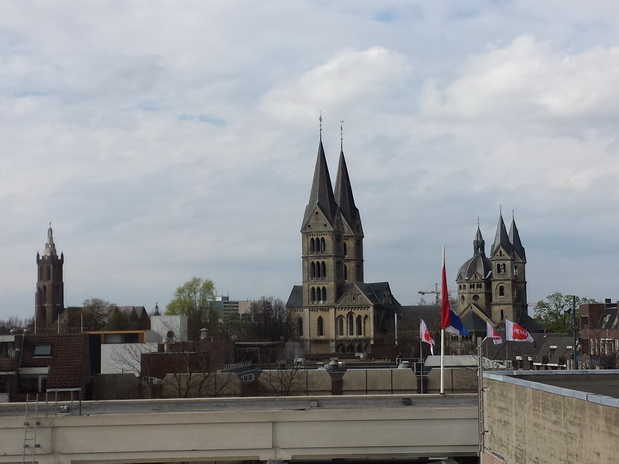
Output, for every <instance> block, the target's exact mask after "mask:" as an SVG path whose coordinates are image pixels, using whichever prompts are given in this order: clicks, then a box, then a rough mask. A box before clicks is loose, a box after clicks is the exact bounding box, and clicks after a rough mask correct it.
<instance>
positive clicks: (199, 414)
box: [0, 395, 478, 464]
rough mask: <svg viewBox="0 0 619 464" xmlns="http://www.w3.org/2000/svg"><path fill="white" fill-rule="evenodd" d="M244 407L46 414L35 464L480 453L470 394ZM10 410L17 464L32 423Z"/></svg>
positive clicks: (4, 432)
mask: <svg viewBox="0 0 619 464" xmlns="http://www.w3.org/2000/svg"><path fill="white" fill-rule="evenodd" d="M408 399H409V400H410V398H408ZM245 400H246V399H245V398H235V399H231V400H213V401H211V400H192V401H185V400H166V401H145V400H141V401H123V402H101V403H99V404H93V405H90V404H85V405H84V407H85V408H86V411H87V414H88V415H83V416H76V415H70V414H71V413H70V414H69V415H67V414H63V415H60V414H58V415H57V416H49V417H44V416H43V415H41V416H39V422H40V425H39V427H38V428H37V443H38V444H39V445H40V447H39V448H37V454H36V461H38V462H39V464H70V463H71V462H81V463H84V464H86V463H89V462H91V463H101V462H107V463H126V462H134V463H139V462H182V461H185V462H187V461H194V462H195V461H268V460H275V461H290V460H299V461H302V460H310V461H317V460H328V459H349V460H352V461H353V462H354V461H356V462H359V461H361V460H371V459H384V460H391V459H407V460H409V461H410V460H413V459H415V458H417V457H421V456H424V457H440V456H446V455H451V456H455V455H457V456H475V454H476V452H477V448H478V447H477V402H476V399H475V398H474V397H471V396H465V395H462V396H459V397H458V396H453V397H451V398H450V397H440V396H434V397H433V396H432V395H423V396H422V397H418V398H413V401H412V403H410V402H409V403H404V401H403V398H397V397H394V396H390V397H388V398H386V399H384V398H380V397H371V396H368V397H361V398H360V397H340V398H338V399H337V400H336V401H327V400H323V399H321V398H312V397H309V398H304V402H303V403H304V404H303V405H296V406H294V405H288V401H287V400H286V399H283V398H278V399H277V400H274V399H270V398H262V399H259V398H258V399H248V400H249V401H245ZM292 401H293V402H297V403H298V402H299V400H297V399H292ZM323 402H324V404H323ZM224 403H225V404H224ZM257 403H260V404H257ZM91 406H92V407H94V406H96V408H94V409H92V410H91V409H88V408H89V407H91ZM1 409H2V408H0V416H2V420H1V421H0V463H2V464H8V463H11V464H12V463H16V464H17V463H20V462H22V453H23V449H24V448H23V443H24V416H23V414H22V415H21V416H16V415H15V416H12V417H9V416H4V415H2V410H1ZM99 409H100V411H99V412H100V413H97V410H99ZM72 413H74V411H73V410H72ZM28 460H29V461H31V460H32V457H31V456H28Z"/></svg>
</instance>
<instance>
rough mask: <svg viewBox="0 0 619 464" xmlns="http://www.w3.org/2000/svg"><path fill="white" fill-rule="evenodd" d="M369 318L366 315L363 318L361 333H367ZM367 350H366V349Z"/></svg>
mask: <svg viewBox="0 0 619 464" xmlns="http://www.w3.org/2000/svg"><path fill="white" fill-rule="evenodd" d="M369 320H370V318H369V317H368V316H365V317H364V318H363V334H364V335H365V334H367V333H368V321H369ZM366 351H367V350H366Z"/></svg>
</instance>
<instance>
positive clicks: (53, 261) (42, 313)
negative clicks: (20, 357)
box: [35, 223, 64, 330]
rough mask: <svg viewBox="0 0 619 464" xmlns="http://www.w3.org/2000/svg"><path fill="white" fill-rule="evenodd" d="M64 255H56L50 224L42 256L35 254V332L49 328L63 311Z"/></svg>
mask: <svg viewBox="0 0 619 464" xmlns="http://www.w3.org/2000/svg"><path fill="white" fill-rule="evenodd" d="M63 264H64V254H63V253H61V254H60V257H59V256H58V254H57V253H56V245H55V244H54V235H53V231H52V224H51V223H50V224H49V228H48V229H47V243H46V244H45V250H44V251H43V256H41V255H39V253H38V252H37V276H38V277H37V289H36V294H35V330H36V329H37V328H43V327H50V326H52V325H53V323H54V322H56V320H57V319H58V316H59V315H60V314H61V313H62V312H63V311H64V282H63V277H62V266H63Z"/></svg>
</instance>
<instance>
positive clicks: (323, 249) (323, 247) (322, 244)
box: [320, 237, 327, 253]
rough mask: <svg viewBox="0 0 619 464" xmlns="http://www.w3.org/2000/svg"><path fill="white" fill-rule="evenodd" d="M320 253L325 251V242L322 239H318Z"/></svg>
mask: <svg viewBox="0 0 619 464" xmlns="http://www.w3.org/2000/svg"><path fill="white" fill-rule="evenodd" d="M320 251H321V252H322V253H324V252H325V251H327V243H326V242H325V239H324V237H323V238H321V239H320Z"/></svg>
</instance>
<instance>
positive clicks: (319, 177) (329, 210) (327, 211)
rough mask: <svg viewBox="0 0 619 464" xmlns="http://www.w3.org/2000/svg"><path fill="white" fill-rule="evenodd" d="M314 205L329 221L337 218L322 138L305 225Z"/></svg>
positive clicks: (304, 219)
mask: <svg viewBox="0 0 619 464" xmlns="http://www.w3.org/2000/svg"><path fill="white" fill-rule="evenodd" d="M314 206H318V208H320V210H321V211H322V212H323V214H324V215H325V216H326V218H327V219H328V220H329V221H333V220H334V219H335V215H336V214H337V204H336V202H335V197H334V195H333V187H332V186H331V177H330V176H329V168H328V166H327V159H326V157H325V150H324V148H323V146H322V139H320V143H319V144H318V155H317V156H316V167H315V168H314V180H313V181H312V191H311V193H310V198H309V201H308V203H307V207H306V208H305V215H304V217H303V226H305V224H306V223H307V221H308V220H309V217H310V215H311V213H312V210H313V208H314Z"/></svg>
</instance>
